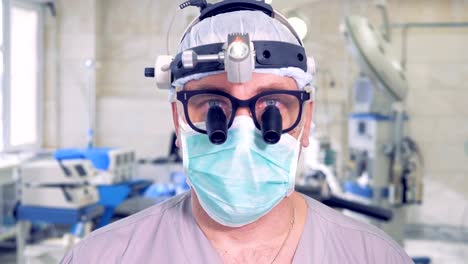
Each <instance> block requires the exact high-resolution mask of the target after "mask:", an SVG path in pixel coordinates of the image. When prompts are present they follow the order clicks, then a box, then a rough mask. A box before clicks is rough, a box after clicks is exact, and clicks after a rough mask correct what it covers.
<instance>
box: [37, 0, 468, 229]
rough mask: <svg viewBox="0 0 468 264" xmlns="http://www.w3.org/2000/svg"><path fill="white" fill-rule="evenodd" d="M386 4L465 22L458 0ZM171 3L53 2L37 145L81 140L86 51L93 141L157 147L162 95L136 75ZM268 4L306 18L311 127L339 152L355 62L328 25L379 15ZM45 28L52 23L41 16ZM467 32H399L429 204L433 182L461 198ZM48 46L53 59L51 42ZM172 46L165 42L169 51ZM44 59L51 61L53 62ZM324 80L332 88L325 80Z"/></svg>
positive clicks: (467, 119) (165, 126)
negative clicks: (312, 85) (314, 72)
mask: <svg viewBox="0 0 468 264" xmlns="http://www.w3.org/2000/svg"><path fill="white" fill-rule="evenodd" d="M387 2H388V8H389V12H390V19H391V22H392V23H405V22H436V21H444V22H456V21H468V2H467V1H462V0H451V1H445V0H430V1H423V0H413V1H405V0H389V1H387ZM175 4H176V2H174V1H170V0H164V1H154V0H139V1H132V0H100V1H96V0H85V1H65V0H61V1H58V7H57V9H58V16H57V28H58V30H57V31H58V49H59V52H58V61H59V70H58V71H57V73H56V75H57V76H58V79H59V82H58V89H56V90H54V88H53V82H51V81H48V82H47V85H46V86H47V89H48V91H49V92H48V97H47V100H48V101H47V102H46V110H45V113H46V114H45V117H46V126H45V139H46V140H45V142H46V145H47V146H50V147H56V146H61V147H70V146H84V145H85V143H86V124H87V115H86V110H85V109H86V107H85V102H86V101H85V100H84V98H85V97H84V95H83V94H84V90H85V83H86V69H85V68H84V66H83V65H84V60H85V59H87V58H96V59H97V61H98V63H99V65H100V67H99V68H98V69H97V71H96V87H97V98H98V99H97V118H98V119H97V123H98V125H97V144H98V145H100V146H128V147H133V148H135V149H136V150H137V151H138V154H139V156H140V157H157V156H163V155H166V153H167V150H168V147H169V138H170V137H169V136H170V133H171V129H172V120H171V116H170V105H169V104H168V103H167V93H166V92H161V91H156V89H155V86H154V83H153V80H151V79H145V78H144V77H143V68H144V67H147V66H151V65H152V64H153V62H154V59H155V58H156V56H157V54H164V53H166V45H165V42H166V32H167V28H168V26H169V24H170V16H171V15H172V14H173V11H174V8H175ZM273 4H274V6H275V7H276V8H278V9H279V10H281V11H283V12H286V13H287V12H289V11H293V10H294V9H297V10H300V12H301V13H302V14H304V15H305V16H306V17H307V18H308V20H309V22H310V25H309V30H310V31H309V37H308V39H307V40H306V42H305V45H306V48H307V50H308V51H309V52H310V54H312V55H313V56H314V57H315V59H316V61H317V65H318V69H319V73H318V82H317V83H318V92H317V100H316V113H315V122H316V123H317V132H316V134H317V135H318V136H321V137H324V136H328V137H330V138H331V140H332V142H333V144H334V146H335V147H336V148H337V149H338V150H339V151H340V156H339V157H340V158H343V157H345V156H346V149H345V148H344V147H343V146H346V137H347V131H346V129H347V123H346V122H347V113H348V109H349V104H348V98H349V96H350V92H349V91H350V89H349V87H351V85H352V82H353V79H354V78H355V76H356V73H357V72H358V67H357V64H356V63H355V62H354V61H353V60H352V58H351V57H350V55H349V54H348V52H347V50H346V47H345V45H344V41H343V38H342V37H341V36H340V34H339V33H338V32H339V30H338V29H339V25H340V23H341V22H342V20H343V17H344V16H345V15H347V14H357V15H363V16H366V17H369V19H370V21H371V22H372V23H373V24H375V25H380V23H381V18H380V13H379V12H378V10H377V9H376V8H375V7H374V6H373V1H370V0H367V1H363V0H362V1H357V0H353V1H341V0H327V1H325V0H322V1H305V0H304V1H300V0H294V1H274V3H273ZM195 13H196V10H191V11H187V12H186V11H185V10H184V12H180V13H179V14H178V15H177V18H176V19H175V23H174V26H173V29H172V31H171V36H172V37H171V38H170V41H171V43H176V42H177V38H178V36H179V35H180V34H181V32H182V30H183V28H184V24H187V23H188V21H189V20H190V19H191V18H192V17H193V16H194V14H195ZM49 22H50V21H49ZM48 28H49V29H52V28H53V26H52V25H51V24H50V23H49V24H48ZM467 33H468V28H453V29H411V30H410V31H409V35H408V64H407V69H408V79H409V86H410V91H409V95H408V98H407V102H406V103H407V107H408V111H409V114H410V116H411V120H410V122H409V129H410V135H411V136H412V137H413V138H414V139H415V140H416V141H417V142H418V143H419V144H420V146H421V149H422V153H423V155H424V158H425V165H426V177H427V179H428V181H429V182H430V183H431V184H432V183H433V184H432V185H430V186H429V188H428V189H430V190H431V191H430V192H426V196H427V199H428V201H430V202H437V201H434V198H433V196H434V195H436V194H435V193H434V192H436V191H441V190H450V191H451V192H452V194H451V196H450V197H451V198H450V199H451V201H454V202H457V201H458V202H459V200H465V202H466V200H467V199H468V189H467V188H468V187H467V186H468V155H466V154H465V153H464V150H463V146H464V144H465V142H466V141H468V110H467V109H468V108H467V107H466V102H468V89H467V88H468V87H467V83H468V79H467V78H468V77H466V76H468V52H467V51H466V48H465V47H467V46H468V34H467ZM400 36H401V30H399V29H395V30H393V39H394V43H395V47H396V50H397V51H398V52H399V51H400V48H401V37H400ZM49 37H50V36H49ZM48 47H49V54H50V56H52V57H53V51H51V50H53V45H52V44H51V45H48ZM51 47H52V48H51ZM174 49H175V48H174V44H172V45H171V52H174ZM50 56H49V57H48V58H49V59H50ZM48 63H49V64H48V65H49V68H51V65H53V64H50V61H49V62H48ZM48 76H49V78H48V79H51V78H52V79H53V77H54V74H52V73H50V72H49V75H48ZM332 81H333V82H334V83H335V85H334V87H330V85H329V84H330V83H331V82H332ZM54 91H55V92H54ZM54 98H55V99H54ZM57 98H58V100H57ZM57 102H59V105H58V107H59V108H56V107H57V104H56V103H57ZM325 102H328V103H325ZM57 109H58V110H59V112H58V114H57V111H56V110H57ZM54 127H55V128H57V129H54ZM54 131H57V132H54ZM57 138H58V140H57ZM431 199H432V200H431ZM459 204H460V206H461V207H460V208H458V209H457V210H458V211H463V209H464V206H466V205H465V204H464V203H459ZM438 206H439V207H440V208H442V207H443V206H444V203H441V202H439V203H438ZM425 208H430V207H425ZM424 210H426V209H424ZM427 210H429V209H427ZM460 214H461V213H460ZM420 215H421V216H419V217H424V215H425V214H424V213H422V214H420ZM414 217H417V216H414ZM455 218H457V217H454V219H455ZM458 219H459V218H457V220H453V221H458ZM441 221H443V219H442V220H441ZM447 221H448V220H447Z"/></svg>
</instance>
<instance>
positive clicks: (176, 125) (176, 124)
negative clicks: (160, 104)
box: [171, 102, 180, 148]
mask: <svg viewBox="0 0 468 264" xmlns="http://www.w3.org/2000/svg"><path fill="white" fill-rule="evenodd" d="M171 108H172V122H173V123H174V129H175V133H176V137H177V139H176V146H177V147H178V148H180V139H179V114H178V113H177V103H175V102H172V103H171Z"/></svg>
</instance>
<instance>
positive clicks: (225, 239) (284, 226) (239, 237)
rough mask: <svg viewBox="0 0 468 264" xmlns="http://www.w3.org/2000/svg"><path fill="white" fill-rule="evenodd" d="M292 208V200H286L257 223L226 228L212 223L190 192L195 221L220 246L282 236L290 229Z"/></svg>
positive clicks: (255, 242) (267, 239) (258, 241)
mask: <svg viewBox="0 0 468 264" xmlns="http://www.w3.org/2000/svg"><path fill="white" fill-rule="evenodd" d="M288 200H290V201H288ZM293 206H294V200H293V199H291V198H286V199H283V200H282V201H281V202H280V203H279V204H278V205H277V206H275V207H274V208H273V209H272V210H271V211H270V212H269V213H268V214H266V215H265V216H263V217H261V218H260V219H258V220H257V221H255V222H253V223H251V224H248V225H245V226H241V227H228V226H224V225H221V224H219V223H218V222H216V221H214V220H213V219H212V218H211V217H210V216H209V215H208V214H207V213H206V212H205V211H204V210H203V208H202V207H201V205H200V202H199V201H198V198H197V196H196V194H195V192H194V191H193V190H192V210H193V215H194V217H195V220H196V221H197V223H198V225H199V226H200V228H201V229H202V231H203V232H204V233H205V235H206V236H207V237H208V239H209V240H210V241H212V242H213V243H214V244H218V245H221V246H222V245H226V244H232V243H235V244H242V245H250V244H261V243H264V241H272V240H273V239H277V238H278V237H280V236H284V235H285V234H286V233H287V232H288V231H289V229H290V228H291V219H292V217H293V215H292V214H293V211H294V209H293V208H292V207H293Z"/></svg>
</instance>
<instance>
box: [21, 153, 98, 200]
mask: <svg viewBox="0 0 468 264" xmlns="http://www.w3.org/2000/svg"><path fill="white" fill-rule="evenodd" d="M95 177H96V171H95V170H94V168H93V166H92V165H91V162H89V161H87V160H83V159H74V160H64V161H57V160H55V159H44V160H37V161H31V162H27V163H25V164H24V165H22V166H21V168H20V186H21V193H20V197H21V205H23V206H39V207H49V208H63V209H77V208H82V207H85V206H88V205H91V204H95V203H97V202H98V200H99V195H98V192H97V189H96V187H94V186H92V185H90V182H91V181H92V180H93V179H94V178H95Z"/></svg>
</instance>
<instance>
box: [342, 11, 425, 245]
mask: <svg viewBox="0 0 468 264" xmlns="http://www.w3.org/2000/svg"><path fill="white" fill-rule="evenodd" d="M341 30H342V33H343V34H344V36H345V39H346V41H347V43H348V47H349V48H350V51H351V54H352V55H353V57H354V58H355V59H356V60H357V61H358V63H359V66H360V75H359V76H358V77H357V78H356V81H355V83H354V86H353V96H352V100H353V101H352V113H351V115H350V117H349V127H348V141H349V148H350V162H351V164H352V167H351V169H350V172H351V174H352V176H353V177H352V179H351V180H349V181H347V182H345V189H346V191H347V192H348V193H353V194H355V195H357V196H360V197H366V199H369V200H370V201H371V202H372V204H375V205H379V206H383V207H386V208H391V209H392V210H393V211H394V214H395V217H394V220H393V221H391V222H390V223H389V224H388V225H383V226H381V227H382V228H383V229H384V230H386V231H387V232H388V233H389V234H390V235H391V236H393V238H394V239H395V240H397V241H398V242H399V243H402V241H403V229H402V225H403V224H404V221H405V218H406V215H405V211H404V210H405V209H404V208H403V207H401V206H402V205H407V204H413V203H421V202H422V169H421V167H422V166H421V165H422V164H421V161H420V159H419V156H418V153H417V148H416V147H415V146H416V144H415V143H414V141H413V140H411V139H409V138H408V137H407V136H406V135H405V124H406V123H407V122H408V120H409V117H408V114H407V113H406V111H405V107H404V99H405V97H406V95H407V93H408V84H407V79H406V73H405V71H404V69H403V68H402V66H401V64H400V62H399V60H398V59H397V57H396V56H395V55H394V53H393V47H392V44H391V43H389V42H388V41H387V40H386V38H385V37H384V36H383V35H382V33H381V32H380V31H379V30H378V29H377V28H375V27H374V26H373V25H372V24H371V23H370V22H369V21H368V20H367V19H366V18H363V17H359V16H349V17H346V18H345V21H344V23H343V24H342V28H341ZM358 178H359V179H360V180H357V179H358Z"/></svg>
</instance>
